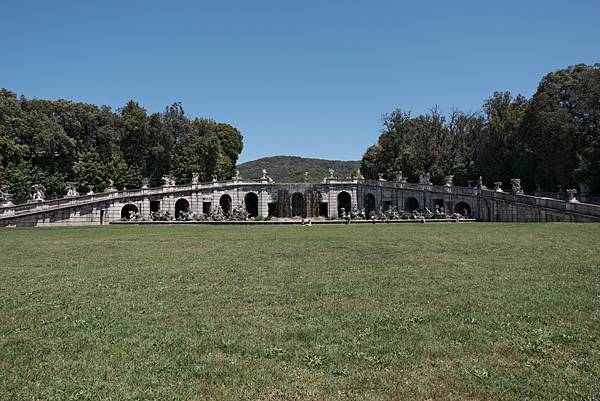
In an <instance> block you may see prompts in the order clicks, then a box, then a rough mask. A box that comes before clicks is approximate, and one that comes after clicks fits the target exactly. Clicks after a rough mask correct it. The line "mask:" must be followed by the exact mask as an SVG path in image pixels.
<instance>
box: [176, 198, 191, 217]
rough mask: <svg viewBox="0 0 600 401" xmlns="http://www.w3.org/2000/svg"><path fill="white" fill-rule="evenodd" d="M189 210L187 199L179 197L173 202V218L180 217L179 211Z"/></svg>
mask: <svg viewBox="0 0 600 401" xmlns="http://www.w3.org/2000/svg"><path fill="white" fill-rule="evenodd" d="M189 211H190V202H188V200H187V199H185V198H181V199H179V200H177V202H175V218H176V219H179V217H181V212H186V213H187V212H189Z"/></svg>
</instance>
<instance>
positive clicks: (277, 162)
mask: <svg viewBox="0 0 600 401" xmlns="http://www.w3.org/2000/svg"><path fill="white" fill-rule="evenodd" d="M359 167H360V161H359V160H350V161H343V160H324V159H311V158H306V157H297V156H272V157H263V158H262V159H257V160H253V161H249V162H246V163H242V164H240V165H238V167H237V168H238V170H239V171H240V175H241V176H242V178H259V177H260V176H261V175H262V169H265V170H267V173H268V175H269V176H270V177H271V178H272V179H273V180H275V181H276V182H304V172H305V171H308V179H309V181H310V182H319V181H321V180H322V179H323V177H326V176H329V169H330V168H332V169H334V170H335V173H334V174H335V175H336V176H341V177H345V176H350V175H351V174H352V173H353V172H356V170H357V169H358V168H359Z"/></svg>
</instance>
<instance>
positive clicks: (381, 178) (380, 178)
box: [379, 173, 385, 181]
mask: <svg viewBox="0 0 600 401" xmlns="http://www.w3.org/2000/svg"><path fill="white" fill-rule="evenodd" d="M379 181H385V178H383V173H379Z"/></svg>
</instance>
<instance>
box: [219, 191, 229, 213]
mask: <svg viewBox="0 0 600 401" xmlns="http://www.w3.org/2000/svg"><path fill="white" fill-rule="evenodd" d="M219 206H221V209H223V214H224V215H225V216H229V213H231V196H229V195H227V194H225V195H221V198H220V199H219Z"/></svg>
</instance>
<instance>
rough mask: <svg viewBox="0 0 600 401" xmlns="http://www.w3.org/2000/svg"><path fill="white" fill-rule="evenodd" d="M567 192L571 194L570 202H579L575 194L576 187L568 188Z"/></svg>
mask: <svg viewBox="0 0 600 401" xmlns="http://www.w3.org/2000/svg"><path fill="white" fill-rule="evenodd" d="M567 193H568V194H569V203H579V201H578V200H577V198H576V197H575V195H577V190H576V189H567Z"/></svg>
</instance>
